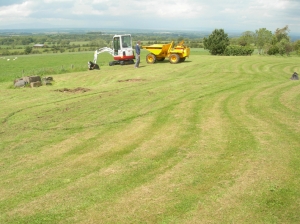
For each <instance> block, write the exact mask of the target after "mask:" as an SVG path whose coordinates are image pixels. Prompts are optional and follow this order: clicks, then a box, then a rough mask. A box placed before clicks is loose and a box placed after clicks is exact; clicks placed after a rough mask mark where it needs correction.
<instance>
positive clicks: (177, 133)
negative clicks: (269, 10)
mask: <svg viewBox="0 0 300 224" xmlns="http://www.w3.org/2000/svg"><path fill="white" fill-rule="evenodd" d="M146 53H147V52H146V51H143V53H142V54H143V55H142V63H141V67H140V68H139V69H134V68H133V66H132V65H127V66H112V67H110V66H108V65H107V63H108V61H109V60H111V58H110V56H109V55H106V54H101V55H99V57H98V61H99V62H100V64H101V63H103V64H101V70H94V71H88V70H85V71H81V72H71V73H64V74H57V75H53V77H54V80H55V82H54V83H53V85H52V86H42V87H39V88H21V89H14V88H12V87H11V83H12V80H10V79H8V78H2V79H3V80H2V82H0V100H1V102H2V106H1V110H0V123H1V126H0V158H1V159H0V166H1V170H0V176H1V182H0V198H1V199H0V223H172V224H173V223H180V224H181V223H187V224H189V223H299V222H300V215H299V207H300V166H299V163H300V151H299V149H300V137H299V135H300V123H299V120H300V81H292V80H290V79H289V78H290V77H291V75H292V74H293V72H294V71H296V72H298V74H299V73H300V65H299V58H298V57H267V56H251V57H250V56H249V57H223V56H210V55H205V52H203V51H202V50H199V51H192V55H191V56H190V58H189V59H187V60H186V61H185V62H184V63H180V64H170V63H169V62H168V61H165V62H162V63H157V64H153V65H149V64H147V63H146V62H145V57H144V56H145V55H146ZM66 55H68V57H66ZM92 59H93V54H92V52H91V53H89V54H88V53H80V54H55V55H50V54H49V55H43V56H42V57H41V56H38V55H34V56H29V57H27V56H26V57H25V56H23V57H20V58H18V59H17V60H15V61H9V62H7V61H5V60H3V61H1V60H0V66H1V68H2V66H3V65H4V63H10V62H12V63H20V65H22V66H24V67H25V66H28V67H25V69H26V70H27V69H28V70H29V69H32V63H33V64H34V65H35V66H36V67H38V68H42V67H51V66H61V65H64V66H70V65H71V64H72V63H73V64H74V65H75V66H79V65H80V66H85V64H86V63H87V61H88V60H92ZM18 60H19V61H18ZM37 61H38V62H37ZM59 62H61V64H59ZM39 63H40V64H42V65H43V66H42V67H39ZM6 65H7V64H6ZM22 66H16V67H9V69H8V71H9V72H11V73H14V72H19V71H16V70H17V69H21V67H22ZM5 72H7V71H5ZM9 72H8V73H9ZM1 76H2V77H6V76H5V74H4V73H3V70H2V71H1ZM78 87H80V88H81V89H85V91H72V90H75V89H77V88H78ZM64 88H67V89H68V90H70V91H61V90H62V89H64Z"/></svg>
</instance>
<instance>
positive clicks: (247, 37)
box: [238, 31, 255, 46]
mask: <svg viewBox="0 0 300 224" xmlns="http://www.w3.org/2000/svg"><path fill="white" fill-rule="evenodd" d="M254 37H255V33H254V32H252V31H245V32H243V33H242V35H241V36H240V37H239V39H238V42H239V44H240V45H241V46H249V45H250V44H252V43H254Z"/></svg>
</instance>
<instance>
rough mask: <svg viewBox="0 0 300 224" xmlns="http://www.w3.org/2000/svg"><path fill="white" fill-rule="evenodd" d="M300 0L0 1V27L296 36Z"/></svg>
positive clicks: (298, 25) (298, 30)
mask: <svg viewBox="0 0 300 224" xmlns="http://www.w3.org/2000/svg"><path fill="white" fill-rule="evenodd" d="M299 10H300V0H248V1H246V0H226V1H221V0H164V1H162V0H151V1H144V0H114V1H111V0H89V1H87V0H9V1H6V0H0V29H21V28H91V29H94V30H97V29H98V30H99V29H100V30H101V29H109V28H113V29H121V30H122V28H124V29H125V28H126V29H127V28H133V29H157V30H196V31H201V30H214V29H216V28H218V29H220V28H222V29H224V30H225V31H242V32H243V31H248V30H250V31H255V30H257V29H259V28H267V29H268V30H271V31H272V32H274V31H275V30H276V28H282V27H284V26H285V25H288V26H289V28H290V31H291V33H300V13H299Z"/></svg>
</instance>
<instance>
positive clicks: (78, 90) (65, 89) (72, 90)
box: [55, 87, 90, 93]
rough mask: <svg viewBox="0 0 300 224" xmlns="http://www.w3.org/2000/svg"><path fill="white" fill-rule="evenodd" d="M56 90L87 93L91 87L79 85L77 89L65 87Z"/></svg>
mask: <svg viewBox="0 0 300 224" xmlns="http://www.w3.org/2000/svg"><path fill="white" fill-rule="evenodd" d="M55 91H57V92H61V93H85V92H88V91H90V89H87V88H82V87H77V88H75V89H68V88H63V89H57V90H55Z"/></svg>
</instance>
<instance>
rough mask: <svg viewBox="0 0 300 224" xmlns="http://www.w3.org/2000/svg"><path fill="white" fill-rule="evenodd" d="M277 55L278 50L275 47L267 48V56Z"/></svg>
mask: <svg viewBox="0 0 300 224" xmlns="http://www.w3.org/2000/svg"><path fill="white" fill-rule="evenodd" d="M278 53H279V48H278V47H277V46H275V45H273V46H271V47H270V48H269V50H268V51H267V54H268V55H275V54H278Z"/></svg>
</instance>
